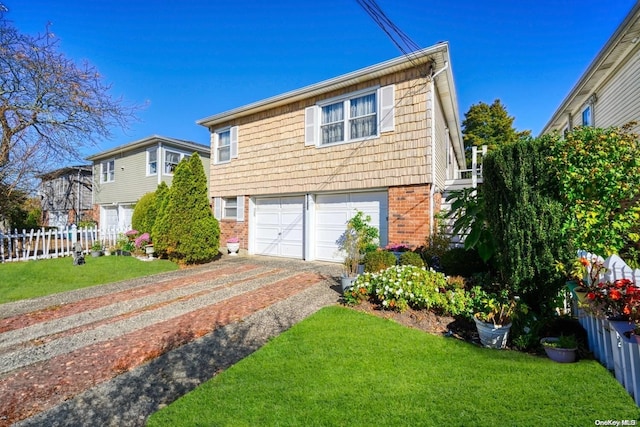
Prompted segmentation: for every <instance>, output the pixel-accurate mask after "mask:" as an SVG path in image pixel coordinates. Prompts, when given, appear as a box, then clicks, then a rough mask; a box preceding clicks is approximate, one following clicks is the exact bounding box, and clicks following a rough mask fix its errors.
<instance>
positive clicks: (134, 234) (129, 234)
mask: <svg viewBox="0 0 640 427" xmlns="http://www.w3.org/2000/svg"><path fill="white" fill-rule="evenodd" d="M138 233H139V231H138V230H134V229H132V230H129V231H127V232H126V233H124V235H125V236H127V237H135V236H137V235H138Z"/></svg>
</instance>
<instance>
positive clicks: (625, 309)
mask: <svg viewBox="0 0 640 427" xmlns="http://www.w3.org/2000/svg"><path fill="white" fill-rule="evenodd" d="M587 299H588V300H589V304H590V306H591V309H592V310H593V311H595V312H596V314H601V315H604V316H608V317H624V318H629V316H631V314H632V312H633V311H634V309H636V311H637V308H636V307H638V306H639V305H640V288H637V287H636V286H635V285H634V283H633V282H632V281H631V280H629V279H618V280H615V281H613V282H611V281H607V282H600V283H598V284H597V285H596V286H595V287H594V288H593V289H591V290H589V291H588V292H587Z"/></svg>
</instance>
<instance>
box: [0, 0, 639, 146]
mask: <svg viewBox="0 0 640 427" xmlns="http://www.w3.org/2000/svg"><path fill="white" fill-rule="evenodd" d="M2 2H3V3H4V4H5V5H6V6H7V7H8V8H9V13H8V14H7V18H8V19H10V20H12V21H13V23H14V24H15V25H16V26H17V27H18V28H19V29H20V30H21V31H22V32H25V33H30V34H35V33H38V32H42V31H43V30H44V28H45V26H46V24H47V23H51V31H52V32H53V33H55V34H56V35H57V36H58V37H59V38H60V40H61V41H60V48H61V50H62V51H63V52H64V53H65V54H66V55H67V56H69V57H70V58H73V59H74V60H76V61H81V60H85V59H86V60H88V61H89V62H90V63H92V64H93V65H94V66H96V67H97V69H98V70H99V71H100V72H101V74H102V75H104V77H105V80H106V82H108V83H110V84H112V94H113V95H114V96H122V97H123V98H124V99H125V101H126V102H128V103H133V104H146V106H145V107H144V109H143V110H141V111H140V112H139V114H138V116H139V119H140V120H139V121H138V122H134V123H131V126H130V128H129V129H128V130H127V131H126V132H122V131H119V130H116V131H115V135H114V138H113V139H112V140H109V141H104V142H103V143H102V144H101V145H100V147H96V148H95V149H94V150H89V151H88V152H87V153H86V154H87V155H90V154H95V153H97V152H99V151H102V150H105V149H109V148H112V147H115V146H117V145H121V144H125V143H127V142H131V141H135V140H138V139H141V138H144V137H146V136H149V135H153V134H159V135H163V136H168V137H173V138H180V139H188V140H191V141H195V142H198V143H202V144H208V142H209V135H208V132H207V130H206V129H205V128H204V127H202V126H199V125H196V124H195V121H196V120H198V119H201V118H204V117H207V116H210V115H213V114H217V113H221V112H223V111H226V110H229V109H232V108H236V107H240V106H243V105H245V104H249V103H252V102H255V101H259V100H262V99H265V98H268V97H271V96H274V95H278V94H281V93H284V92H287V91H290V90H294V89H298V88H301V87H303V86H306V85H309V84H313V83H317V82H319V81H322V80H326V79H329V78H332V77H336V76H339V75H342V74H345V73H348V72H351V71H355V70H357V69H360V68H364V67H367V66H370V65H373V64H377V63H379V62H383V61H386V60H388V59H392V58H395V57H398V56H400V55H401V52H400V51H399V50H398V49H397V48H396V47H395V45H394V44H393V43H392V42H391V40H389V38H388V37H387V36H386V35H385V34H384V33H383V31H382V30H380V29H379V28H378V27H377V26H376V24H375V23H374V22H373V21H372V20H371V18H370V17H369V16H368V15H367V14H366V13H365V12H364V10H362V9H361V8H360V6H359V5H358V4H357V2H356V0H325V1H323V2H317V1H315V2H309V1H291V0H272V1H265V2H260V1H250V0H212V1H204V0H187V1H184V2H180V1H175V0H173V1H166V0H158V1H142V0H129V1H124V0H110V1H106V0H91V1H87V0H65V1H62V0H59V1H57V0H27V1H25V0H2ZM378 4H379V5H380V6H381V8H382V9H383V10H384V11H385V12H386V13H387V15H388V16H389V17H390V18H391V19H392V20H393V21H394V23H395V24H396V25H397V26H398V27H400V28H401V29H402V30H403V31H404V32H405V33H406V34H407V35H409V36H410V37H411V38H412V39H413V41H415V42H416V43H417V44H418V45H419V46H421V47H428V46H431V45H433V44H435V43H437V42H439V41H448V42H449V44H450V51H451V66H452V69H453V73H454V78H455V82H456V90H457V95H458V104H459V109H460V118H461V120H462V119H463V117H464V113H465V112H466V111H467V110H468V109H469V107H470V106H471V105H472V104H476V103H478V102H480V101H482V102H486V103H491V102H492V101H493V100H494V99H496V98H499V99H501V100H502V102H503V103H504V104H505V105H506V107H507V110H508V112H509V114H511V115H512V116H515V118H516V120H515V127H516V128H517V129H518V130H525V129H530V130H532V131H533V133H534V134H535V135H537V134H538V133H539V132H540V131H541V130H542V128H543V127H544V125H545V124H546V122H547V120H548V119H549V118H550V117H551V115H552V114H553V112H554V111H555V109H556V108H557V107H558V106H559V104H560V102H561V101H562V100H563V99H564V97H565V96H566V95H567V93H568V92H569V90H570V89H571V88H572V87H573V85H574V84H575V83H576V81H577V79H578V78H579V77H580V75H581V74H582V72H583V71H584V70H585V69H586V67H587V66H588V65H589V63H590V62H591V61H592V60H593V58H594V57H595V55H596V54H597V53H598V51H599V50H600V49H601V48H602V46H603V45H604V43H605V42H606V41H607V40H608V39H609V37H610V36H611V35H612V34H613V32H614V31H615V29H616V27H617V26H618V25H619V24H620V23H621V22H622V20H623V19H624V17H625V16H626V14H627V12H628V11H629V10H630V9H631V7H632V6H633V4H634V1H633V0H609V1H606V2H604V1H601V0H584V1H575V0H571V1H569V0H557V1H545V0H537V1H533V0H519V1H513V0H496V1H481V0H476V1H467V0H465V1H446V0H432V1H419V0H418V1H417V0H378Z"/></svg>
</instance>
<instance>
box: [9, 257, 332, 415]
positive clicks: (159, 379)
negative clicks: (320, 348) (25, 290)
mask: <svg viewBox="0 0 640 427" xmlns="http://www.w3.org/2000/svg"><path fill="white" fill-rule="evenodd" d="M340 270H341V269H340V266H339V265H337V264H322V263H311V262H304V261H296V260H286V259H274V258H266V257H242V256H239V257H230V256H226V257H223V258H222V259H220V260H218V261H216V262H214V263H211V264H207V265H205V266H200V267H197V268H191V269H185V270H180V271H176V272H171V273H165V274H161V275H156V276H150V277H145V278H141V279H136V280H129V281H123V282H118V283H114V284H109V285H103V286H96V287H93V288H87V289H82V290H78V291H72V292H66V293H64V294H57V295H52V296H49V297H44V298H38V299H33V300H28V301H19V302H16V303H10V304H3V305H0V402H2V405H1V407H0V426H8V425H12V424H14V423H17V424H16V425H21V426H31V425H33V426H35V425H37V426H41V425H47V426H56V425H59V426H69V425H81V426H88V425H92V426H93V425H100V426H109V425H113V426H116V425H117V426H121V425H127V426H132V425H144V424H145V422H146V419H147V417H148V416H149V415H150V414H152V413H153V412H155V411H157V410H158V409H159V408H161V407H163V406H165V405H167V404H169V403H171V402H173V401H174V400H175V399H177V398H178V397H180V396H182V395H183V394H185V393H187V392H189V391H190V390H192V389H194V388H195V387H197V386H198V385H199V384H201V383H202V382H204V381H206V380H208V379H210V378H212V377H213V376H215V375H216V374H217V373H218V372H220V371H222V370H224V369H226V368H227V367H229V366H230V365H232V364H234V363H236V362H237V361H239V360H240V359H242V358H243V357H245V356H247V355H248V354H250V353H252V352H253V351H255V350H256V349H258V348H259V347H260V346H262V345H263V344H264V343H265V342H266V341H267V340H269V339H270V338H272V337H273V336H276V335H278V334H279V333H281V332H282V331H284V330H286V329H288V328H289V327H291V326H292V325H293V324H295V323H297V322H299V321H300V320H302V319H304V318H305V317H307V316H309V315H310V314H312V313H314V312H316V311H317V310H318V309H320V308H322V307H324V306H327V305H331V304H335V303H336V302H337V301H338V299H339V293H338V292H337V291H336V290H334V289H336V288H337V285H338V281H337V280H338V279H337V278H338V276H339V274H340Z"/></svg>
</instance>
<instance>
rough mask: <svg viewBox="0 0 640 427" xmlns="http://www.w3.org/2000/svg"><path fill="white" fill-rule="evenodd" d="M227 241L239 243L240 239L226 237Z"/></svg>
mask: <svg viewBox="0 0 640 427" xmlns="http://www.w3.org/2000/svg"><path fill="white" fill-rule="evenodd" d="M227 243H240V239H238V238H237V237H230V238H228V239H227Z"/></svg>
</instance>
